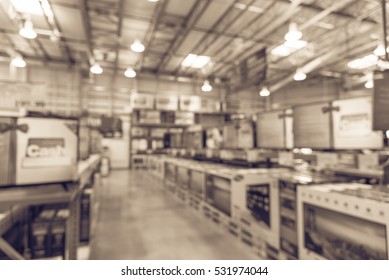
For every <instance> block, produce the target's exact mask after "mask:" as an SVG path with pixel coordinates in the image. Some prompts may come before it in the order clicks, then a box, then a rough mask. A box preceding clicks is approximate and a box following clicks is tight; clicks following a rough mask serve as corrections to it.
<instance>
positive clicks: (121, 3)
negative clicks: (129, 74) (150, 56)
mask: <svg viewBox="0 0 389 280" xmlns="http://www.w3.org/2000/svg"><path fill="white" fill-rule="evenodd" d="M118 10H119V21H118V24H117V32H116V36H117V37H118V40H117V42H116V47H115V65H114V71H115V74H116V73H117V68H118V62H119V51H120V38H121V37H122V30H123V13H124V12H123V11H124V0H119V5H118Z"/></svg>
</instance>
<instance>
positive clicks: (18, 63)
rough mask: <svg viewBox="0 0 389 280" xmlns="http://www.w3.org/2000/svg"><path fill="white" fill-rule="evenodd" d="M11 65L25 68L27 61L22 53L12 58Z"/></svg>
mask: <svg viewBox="0 0 389 280" xmlns="http://www.w3.org/2000/svg"><path fill="white" fill-rule="evenodd" d="M11 65H12V66H14V67H18V68H24V67H26V65H27V63H26V61H24V59H23V57H22V56H21V55H17V56H15V57H14V58H13V59H12V61H11Z"/></svg>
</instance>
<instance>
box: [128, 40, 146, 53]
mask: <svg viewBox="0 0 389 280" xmlns="http://www.w3.org/2000/svg"><path fill="white" fill-rule="evenodd" d="M131 50H132V51H133V52H137V53H141V52H144V50H145V46H144V45H143V44H142V42H141V41H140V40H138V39H136V40H135V41H134V43H132V45H131Z"/></svg>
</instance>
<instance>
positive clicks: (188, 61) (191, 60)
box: [182, 53, 211, 69]
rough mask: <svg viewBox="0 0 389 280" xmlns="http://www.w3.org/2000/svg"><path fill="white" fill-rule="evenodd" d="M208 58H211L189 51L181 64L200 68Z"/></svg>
mask: <svg viewBox="0 0 389 280" xmlns="http://www.w3.org/2000/svg"><path fill="white" fill-rule="evenodd" d="M210 60H211V58H210V57H209V56H204V55H197V54H192V53H190V54H188V55H187V56H186V57H185V59H184V61H183V62H182V66H184V67H192V68H196V69H201V68H203V67H204V66H205V65H207V64H208V63H209V61H210Z"/></svg>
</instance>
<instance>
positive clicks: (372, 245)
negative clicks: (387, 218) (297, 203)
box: [303, 204, 387, 260]
mask: <svg viewBox="0 0 389 280" xmlns="http://www.w3.org/2000/svg"><path fill="white" fill-rule="evenodd" d="M303 211H304V247H305V248H307V249H309V250H311V251H313V252H315V253H316V254H318V255H320V256H322V257H324V258H326V259H330V260H384V259H387V245H386V244H387V242H386V240H387V236H386V226H385V225H383V224H379V223H376V222H372V221H368V220H365V219H361V218H357V217H354V216H350V215H346V214H343V213H339V212H335V211H332V210H328V209H325V208H321V207H317V206H313V205H310V204H304V207H303Z"/></svg>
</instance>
